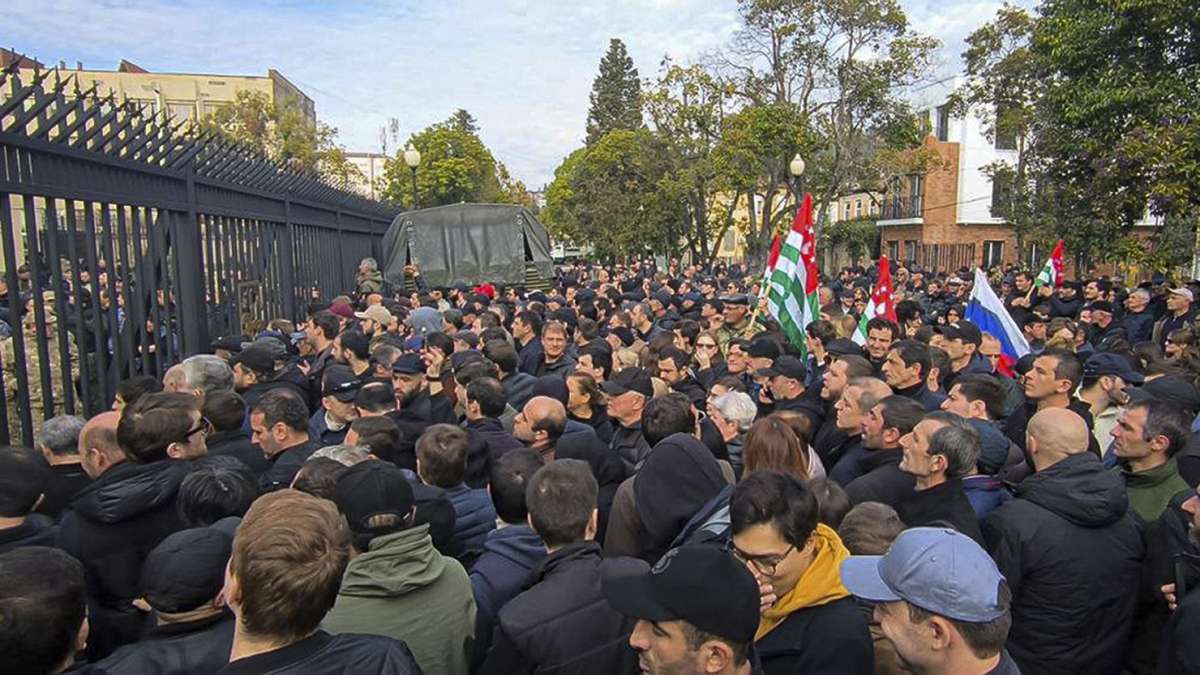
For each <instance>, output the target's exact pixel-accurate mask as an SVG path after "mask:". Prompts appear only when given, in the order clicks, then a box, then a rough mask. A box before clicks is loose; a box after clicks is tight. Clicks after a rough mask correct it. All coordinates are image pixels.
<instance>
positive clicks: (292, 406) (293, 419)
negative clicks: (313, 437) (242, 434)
mask: <svg viewBox="0 0 1200 675" xmlns="http://www.w3.org/2000/svg"><path fill="white" fill-rule="evenodd" d="M254 413H261V414H262V416H263V426H265V427H266V428H268V429H270V428H271V427H273V426H275V425H276V424H279V423H280V422H282V423H283V424H284V425H285V426H287V427H288V428H290V429H292V430H293V431H304V432H307V431H308V406H307V405H305V403H304V401H301V400H300V397H299V396H298V395H296V393H295V392H292V391H289V390H287V389H272V390H270V391H268V392H267V393H265V394H263V395H262V398H260V399H258V402H257V403H255V404H254V405H253V406H251V407H250V414H254Z"/></svg>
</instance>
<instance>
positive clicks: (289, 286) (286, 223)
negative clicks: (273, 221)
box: [279, 197, 296, 321]
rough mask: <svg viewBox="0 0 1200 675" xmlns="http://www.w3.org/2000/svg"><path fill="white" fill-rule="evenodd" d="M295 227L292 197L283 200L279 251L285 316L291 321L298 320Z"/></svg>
mask: <svg viewBox="0 0 1200 675" xmlns="http://www.w3.org/2000/svg"><path fill="white" fill-rule="evenodd" d="M294 229H295V225H293V224H292V200H291V198H290V197H284V198H283V246H282V247H281V248H282V250H281V251H279V257H280V261H279V276H280V280H279V283H280V284H282V285H283V314H284V316H286V317H288V318H289V319H291V320H293V321H294V320H295V319H296V283H295V269H294V268H293V265H294V264H295V260H293V256H294V255H295V246H294V243H293V242H294V241H295V238H294V236H293V230H294Z"/></svg>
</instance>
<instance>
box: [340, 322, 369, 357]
mask: <svg viewBox="0 0 1200 675" xmlns="http://www.w3.org/2000/svg"><path fill="white" fill-rule="evenodd" d="M341 338H342V339H341V343H342V349H345V350H347V351H349V352H350V353H351V354H353V355H354V358H356V359H359V360H360V361H368V360H370V358H371V340H370V339H369V338H368V337H367V336H366V335H364V334H363V333H362V331H360V330H359V329H358V328H357V327H354V328H347V329H346V330H344V331H342V335H341Z"/></svg>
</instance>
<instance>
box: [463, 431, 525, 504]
mask: <svg viewBox="0 0 1200 675" xmlns="http://www.w3.org/2000/svg"><path fill="white" fill-rule="evenodd" d="M463 428H465V429H466V430H467V474H466V478H465V479H464V481H463V482H465V483H466V484H467V485H468V486H470V487H473V488H482V487H483V486H485V485H487V484H488V480H489V476H490V475H491V468H492V462H495V461H496V460H497V459H499V458H500V455H503V454H504V453H506V452H508V451H509V450H515V449H517V448H523V447H525V444H523V443H521V441H518V440H517V439H516V438H515V437H514V436H513V435H512V434H510V433H508V432H507V431H505V430H504V425H503V424H501V423H500V420H498V419H495V418H493V417H484V418H481V419H477V420H467V421H466V422H463Z"/></svg>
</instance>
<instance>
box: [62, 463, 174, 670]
mask: <svg viewBox="0 0 1200 675" xmlns="http://www.w3.org/2000/svg"><path fill="white" fill-rule="evenodd" d="M186 472H187V465H186V463H184V462H177V461H174V460H162V461H159V462H151V463H150V464H134V463H132V462H122V463H120V464H118V465H116V466H114V467H112V468H110V469H108V470H107V471H105V472H104V473H103V474H102V475H101V476H100V477H99V478H97V479H96V480H95V481H93V482H92V484H91V485H88V486H87V487H86V488H84V489H83V490H82V491H80V493H79V494H78V495H76V497H75V501H74V502H72V505H71V510H69V511H67V512H66V514H65V515H63V519H62V524H61V526H60V528H59V534H58V536H59V546H60V548H62V549H63V550H65V551H66V552H67V553H70V554H71V555H73V556H75V557H76V558H77V559H78V560H79V561H80V562H81V563H83V569H84V574H85V579H86V583H87V589H88V605H89V609H90V611H89V617H90V622H91V634H90V636H89V637H88V656H89V657H90V659H92V660H95V659H97V658H100V657H103V656H107V655H108V654H109V653H111V652H112V651H113V650H114V649H116V648H117V647H119V646H120V645H123V644H126V643H129V642H133V641H134V640H136V639H137V638H138V633H139V631H140V629H141V627H142V622H143V618H144V617H143V615H142V613H141V612H139V611H138V610H136V609H134V607H133V605H132V604H131V603H132V602H133V600H134V599H135V598H139V597H141V595H142V591H141V587H140V584H139V576H140V575H141V571H142V562H144V561H145V559H146V556H147V555H148V554H149V553H150V551H151V550H153V549H154V547H155V546H158V544H159V542H161V541H162V540H163V539H164V538H165V537H166V536H167V535H169V534H172V533H173V532H176V531H178V530H181V529H183V522H182V521H181V520H180V519H179V516H178V515H177V514H176V512H175V496H176V494H177V493H178V492H179V483H180V482H182V481H183V476H184V475H185V474H186Z"/></svg>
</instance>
